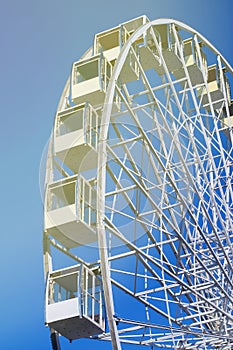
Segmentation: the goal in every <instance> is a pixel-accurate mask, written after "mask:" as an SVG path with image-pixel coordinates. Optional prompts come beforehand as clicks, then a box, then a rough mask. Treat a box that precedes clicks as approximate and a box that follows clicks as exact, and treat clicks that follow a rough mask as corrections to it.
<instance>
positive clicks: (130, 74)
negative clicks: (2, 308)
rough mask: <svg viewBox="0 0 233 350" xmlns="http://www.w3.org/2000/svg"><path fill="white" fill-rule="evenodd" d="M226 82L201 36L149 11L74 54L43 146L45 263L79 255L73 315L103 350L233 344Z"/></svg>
mask: <svg viewBox="0 0 233 350" xmlns="http://www.w3.org/2000/svg"><path fill="white" fill-rule="evenodd" d="M231 82H232V68H231V66H230V65H229V64H228V63H227V61H226V60H225V59H224V58H223V57H222V56H221V54H220V53H219V52H218V51H217V50H216V49H215V48H214V47H213V46H212V45H211V44H210V43H209V42H208V41H207V40H206V39H205V38H204V37H202V36H201V35H200V34H198V33H197V32H196V31H194V30H192V29H191V28H190V27H188V26H186V25H184V24H183V23H180V22H177V21H174V20H169V19H161V20H155V21H152V22H150V21H149V20H148V18H147V17H145V16H142V17H139V18H136V19H134V20H132V21H129V22H126V23H123V24H121V25H119V26H118V27H115V28H112V29H110V30H107V31H104V32H101V33H98V34H96V36H95V40H94V44H93V48H91V49H90V50H89V51H88V52H87V53H86V54H85V55H84V56H83V57H82V58H81V59H80V60H79V61H78V62H75V63H74V64H73V68H72V74H71V77H70V79H69V80H68V82H67V84H66V87H65V89H64V91H63V95H62V97H61V100H60V103H59V106H58V111H57V115H56V120H55V126H54V133H53V137H52V138H51V142H50V147H49V150H48V158H47V173H46V194H45V231H44V257H45V263H44V265H45V272H46V276H47V281H50V282H51V281H52V280H54V278H55V277H54V276H57V275H56V270H57V269H59V271H63V272H59V273H60V274H64V273H65V274H67V273H68V274H69V269H70V274H71V275H72V274H73V273H74V265H76V264H77V263H78V267H77V268H76V269H77V271H81V270H82V269H84V270H85V269H86V270H85V271H88V274H89V275H91V276H94V277H93V279H91V280H90V285H88V288H87V287H85V288H84V285H85V283H84V282H82V281H83V280H82V278H81V277H80V278H79V283H78V287H77V288H78V289H77V288H76V289H75V290H76V291H77V290H79V294H78V295H77V296H76V298H77V304H74V302H73V301H72V305H76V306H74V307H75V308H76V307H77V305H78V307H79V310H78V311H77V310H76V311H77V312H76V314H75V315H76V316H75V317H76V321H75V322H80V324H81V322H83V321H81V320H82V318H83V317H84V319H85V322H86V323H85V327H87V328H88V327H90V333H88V334H89V336H90V337H94V338H95V339H99V340H109V341H111V343H112V347H113V349H120V348H121V344H123V343H126V344H134V346H135V348H136V347H137V346H141V345H144V346H149V347H150V348H152V349H157V348H170V349H231V348H232V346H233V312H232V310H233V297H232V289H233V282H232V272H233V270H232V259H233V246H232V243H233V231H232V227H233V214H232V205H233V190H232V182H233V179H232V169H233V157H232V155H233V150H232V145H233V143H232V141H233V139H232V137H233V134H232V128H233V103H232V101H231V92H230V85H231ZM64 271H65V272H64ZM75 271H76V270H75ZM80 274H81V272H80ZM80 276H81V275H80ZM83 278H84V277H83ZM85 278H86V277H85ZM95 280H96V281H98V286H99V287H98V288H99V289H98V293H100V292H99V291H100V290H102V288H103V291H104V300H105V302H103V300H102V297H100V294H101V293H102V292H101V293H100V294H98V295H99V296H98V298H97V299H98V300H97V302H96V303H97V304H96V305H98V309H99V310H103V309H105V312H106V322H104V321H103V315H104V314H105V312H104V311H101V317H99V316H98V315H99V311H98V313H95V310H94V309H93V307H94V306H93V305H95V301H94V300H96V296H95V293H96V287H95V283H96V282H95ZM88 283H89V282H88ZM48 285H49V283H48ZM87 291H88V292H87ZM48 293H50V295H51V291H50V292H49V287H48V291H47V295H48ZM70 293H71V290H70V289H69V286H68V285H66V297H65V302H67V301H69V300H70V299H71V297H70V295H71V294H70ZM87 293H89V294H88V295H90V301H91V300H92V302H90V304H88V303H86V304H85V305H86V306H85V308H86V309H85V312H84V310H83V309H82V305H81V306H80V300H82V298H83V296H84V295H87ZM101 295H102V294H101ZM58 299H59V298H57V299H56V300H53V301H51V300H50V304H48V300H47V303H46V309H47V308H48V307H50V308H51V306H48V305H51V303H54V305H55V309H56V307H57V309H59V310H61V309H62V304H61V302H64V298H63V299H62V300H61V299H60V301H59V300H58ZM70 304H71V303H70ZM104 304H105V306H104ZM54 305H53V309H54ZM56 305H57V306H56ZM91 305H92V306H91ZM88 308H92V309H91V310H92V312H91V313H90V312H89V313H88V310H89V309H88ZM72 312H73V311H72V310H71V311H70V314H69V313H66V314H65V316H64V313H62V312H61V314H60V316H57V319H56V322H58V323H57V324H59V323H62V322H63V323H64V320H68V321H69V322H70V319H71V318H72V317H73V316H72ZM89 314H91V315H92V316H91V317H89V316H88V315H89ZM54 317H56V316H54ZM59 317H60V318H59ZM79 319H80V321H79ZM46 322H47V323H48V325H49V326H50V327H51V328H53V329H55V331H57V332H60V333H61V327H60V326H58V327H57V329H56V326H54V323H53V324H52V323H51V322H50V321H49V319H47V320H46ZM76 327H77V328H78V326H76ZM63 333H64V334H63V335H64V336H66V337H68V336H67V333H66V332H65V331H64V332H63ZM72 334H75V335H74V336H73V337H71V339H76V338H79V337H82V336H84V337H86V336H87V335H86V333H85V334H84V333H83V335H82V334H81V333H77V332H76V333H75V331H74V333H72ZM77 334H78V335H77ZM80 334H81V335H80ZM125 346H126V345H125Z"/></svg>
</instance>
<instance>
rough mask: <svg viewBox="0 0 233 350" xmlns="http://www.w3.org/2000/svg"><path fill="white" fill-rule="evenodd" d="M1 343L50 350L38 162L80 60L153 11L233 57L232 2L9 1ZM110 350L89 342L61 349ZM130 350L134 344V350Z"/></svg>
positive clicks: (0, 71) (1, 17)
mask: <svg viewBox="0 0 233 350" xmlns="http://www.w3.org/2000/svg"><path fill="white" fill-rule="evenodd" d="M0 5H1V7H0V45H1V54H0V62H1V64H0V76H1V85H0V99H1V138H0V142H1V150H2V151H1V184H0V186H1V192H0V193H1V223H2V229H1V236H0V239H1V244H0V250H1V253H0V259H1V261H0V282H1V289H0V305H1V308H0V315H1V316H0V323H1V324H0V344H1V345H0V348H1V349H3V350H16V349H23V350H29V349H30V350H32V349H33V350H37V349H38V350H39V349H43V350H47V349H48V350H49V349H50V341H49V332H48V329H47V328H45V327H44V324H43V312H44V311H43V310H44V282H43V261H42V224H43V207H42V201H41V196H40V191H39V165H40V159H41V155H42V152H43V148H44V146H45V144H46V142H47V139H48V137H49V135H50V132H51V128H52V124H53V119H54V115H55V112H56V107H57V103H58V101H59V98H60V94H61V92H62V89H63V86H64V84H65V81H66V79H67V77H68V75H69V73H70V69H71V64H72V62H73V61H76V60H78V59H79V58H80V56H81V55H82V54H83V52H84V51H85V50H86V49H88V48H89V47H90V46H91V45H92V41H93V37H94V34H95V33H98V32H100V31H103V30H105V29H108V28H111V27H114V26H116V25H118V24H119V23H122V22H124V21H127V20H130V19H132V18H134V17H138V16H140V15H142V14H145V15H147V16H148V17H149V19H151V20H153V19H156V18H161V17H169V18H174V19H177V20H180V21H183V22H185V23H187V24H188V25H190V26H191V27H193V28H195V29H196V30H197V31H199V32H200V33H202V34H203V35H204V36H205V37H206V38H207V39H209V40H210V41H211V42H212V43H213V44H214V45H215V46H216V47H217V48H218V49H219V50H220V52H221V53H222V54H223V55H224V56H225V58H226V59H227V60H228V61H229V62H230V63H232V58H233V48H232V46H233V44H232V39H231V38H232V35H233V29H232V13H233V1H232V0H221V1H220V0H195V1H189V0H186V1H185V0H145V1H143V0H134V1H133V0H117V1H111V0H109V1H104V0H99V1H94V0H89V1H80V0H37V1H33V0H7V1H3V0H0ZM93 347H95V350H100V349H101V350H102V349H110V348H111V346H110V344H103V343H102V342H94V344H93V341H92V342H90V341H88V340H80V341H76V342H73V344H71V345H70V344H69V343H68V341H65V340H62V350H68V349H70V350H73V349H85V350H89V349H93ZM130 348H131V347H130Z"/></svg>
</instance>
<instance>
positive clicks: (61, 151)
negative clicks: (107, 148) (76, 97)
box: [54, 103, 99, 173]
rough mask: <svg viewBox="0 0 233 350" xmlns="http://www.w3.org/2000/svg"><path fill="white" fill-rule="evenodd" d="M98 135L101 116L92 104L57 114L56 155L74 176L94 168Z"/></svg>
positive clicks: (85, 104)
mask: <svg viewBox="0 0 233 350" xmlns="http://www.w3.org/2000/svg"><path fill="white" fill-rule="evenodd" d="M98 132H99V116H98V114H97V112H96V111H95V109H94V108H93V107H92V106H91V105H90V104H88V103H84V104H81V105H78V106H75V107H71V108H68V109H66V110H65V111H61V112H58V114H57V117H56V129H55V135H54V152H55V155H56V156H57V157H58V158H59V159H60V160H61V161H62V162H63V163H64V164H65V166H67V167H68V168H69V169H71V170H72V171H73V172H74V173H77V172H78V171H85V170H89V169H93V168H95V167H96V166H97V143H98ZM87 160H88V161H87Z"/></svg>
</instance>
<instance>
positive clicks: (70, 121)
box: [57, 109, 83, 136]
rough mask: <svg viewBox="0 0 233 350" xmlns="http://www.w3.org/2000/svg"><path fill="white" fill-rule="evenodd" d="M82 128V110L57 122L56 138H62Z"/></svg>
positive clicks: (62, 117)
mask: <svg viewBox="0 0 233 350" xmlns="http://www.w3.org/2000/svg"><path fill="white" fill-rule="evenodd" d="M82 128H83V109H80V110H78V111H76V112H74V113H71V114H69V115H66V116H61V117H60V118H59V120H58V126H57V136H62V135H65V134H67V133H70V132H72V131H76V130H80V129H82Z"/></svg>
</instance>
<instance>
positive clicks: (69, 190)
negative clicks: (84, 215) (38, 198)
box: [47, 182, 75, 210]
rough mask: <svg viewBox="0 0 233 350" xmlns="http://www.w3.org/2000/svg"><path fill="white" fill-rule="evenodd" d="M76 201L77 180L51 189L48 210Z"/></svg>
mask: <svg viewBox="0 0 233 350" xmlns="http://www.w3.org/2000/svg"><path fill="white" fill-rule="evenodd" d="M74 203H75V182H72V183H68V184H65V185H61V186H58V187H55V188H52V189H49V193H48V203H47V205H48V210H54V209H58V208H62V207H65V206H67V205H72V204H74Z"/></svg>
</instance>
